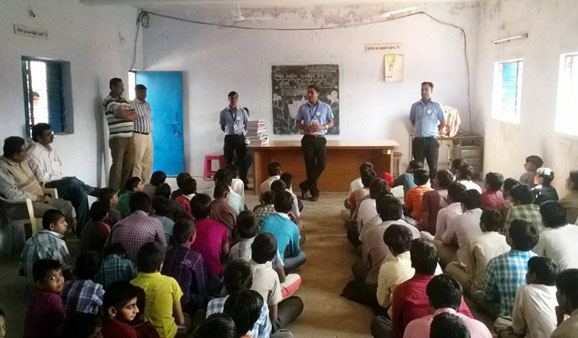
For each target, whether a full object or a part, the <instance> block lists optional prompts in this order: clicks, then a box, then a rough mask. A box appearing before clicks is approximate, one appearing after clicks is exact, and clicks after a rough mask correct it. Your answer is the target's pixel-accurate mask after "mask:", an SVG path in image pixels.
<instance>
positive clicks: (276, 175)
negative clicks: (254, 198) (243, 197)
mask: <svg viewBox="0 0 578 338" xmlns="http://www.w3.org/2000/svg"><path fill="white" fill-rule="evenodd" d="M281 173H282V169H281V164H279V162H271V163H269V164H267V174H268V175H269V178H267V179H266V180H265V181H263V182H262V183H261V185H259V196H261V195H263V193H264V192H266V191H269V190H271V183H273V182H275V181H277V180H278V179H280V178H281ZM259 199H261V198H259Z"/></svg>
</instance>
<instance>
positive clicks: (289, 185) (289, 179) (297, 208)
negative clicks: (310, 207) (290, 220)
mask: <svg viewBox="0 0 578 338" xmlns="http://www.w3.org/2000/svg"><path fill="white" fill-rule="evenodd" d="M279 179H280V180H281V181H283V182H284V183H285V189H286V190H287V191H289V192H290V193H291V195H293V209H292V210H291V212H292V213H293V215H294V216H295V218H296V219H297V222H299V220H300V219H301V210H303V203H301V205H300V204H299V199H298V198H297V195H295V193H294V192H293V175H291V174H290V173H283V174H281V178H279Z"/></svg>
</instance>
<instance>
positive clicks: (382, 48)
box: [365, 43, 401, 53]
mask: <svg viewBox="0 0 578 338" xmlns="http://www.w3.org/2000/svg"><path fill="white" fill-rule="evenodd" d="M400 48H401V43H368V44H366V45H365V52H366V53H371V52H391V51H396V50H399V49H400Z"/></svg>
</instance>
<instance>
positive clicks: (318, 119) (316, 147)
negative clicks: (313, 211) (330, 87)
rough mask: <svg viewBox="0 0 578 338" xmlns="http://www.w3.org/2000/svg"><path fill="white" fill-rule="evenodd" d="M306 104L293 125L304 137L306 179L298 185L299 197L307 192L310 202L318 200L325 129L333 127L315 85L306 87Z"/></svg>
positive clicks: (324, 157)
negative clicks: (318, 183)
mask: <svg viewBox="0 0 578 338" xmlns="http://www.w3.org/2000/svg"><path fill="white" fill-rule="evenodd" d="M307 100H308V102H307V103H305V104H303V105H301V107H299V111H298V112H297V115H296V116H295V125H296V127H297V128H299V129H302V130H303V131H304V132H305V135H304V136H303V138H302V139H301V148H302V149H303V157H304V158H305V171H306V172H307V179H306V180H305V181H303V182H301V183H299V188H300V189H301V197H302V198H303V199H305V198H307V191H309V192H310V193H311V198H310V200H311V201H317V199H318V198H319V188H317V180H318V179H319V176H321V173H322V172H323V170H324V169H325V163H326V162H327V148H326V143H327V140H325V135H327V129H329V128H331V127H333V119H334V116H333V111H332V110H331V107H330V106H329V105H328V104H327V103H325V102H321V101H319V89H318V88H317V86H315V85H310V86H309V87H307Z"/></svg>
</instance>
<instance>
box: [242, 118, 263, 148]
mask: <svg viewBox="0 0 578 338" xmlns="http://www.w3.org/2000/svg"><path fill="white" fill-rule="evenodd" d="M245 139H246V140H247V143H248V144H249V145H252V146H262V145H266V144H268V143H269V134H267V128H266V127H265V121H264V120H257V121H249V122H247V134H246V135H245Z"/></svg>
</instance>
